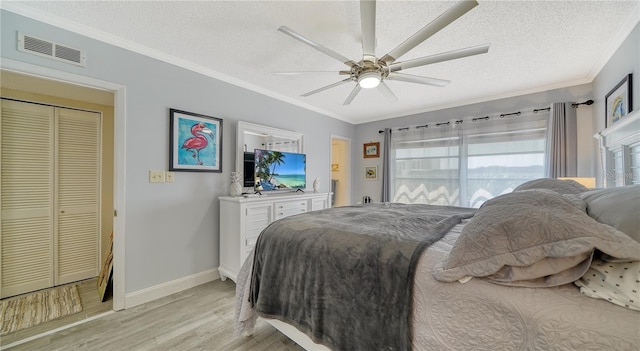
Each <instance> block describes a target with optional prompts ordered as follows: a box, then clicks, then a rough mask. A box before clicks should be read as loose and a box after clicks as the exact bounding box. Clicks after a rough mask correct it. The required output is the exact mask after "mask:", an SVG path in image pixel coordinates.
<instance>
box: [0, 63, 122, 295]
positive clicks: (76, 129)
mask: <svg viewBox="0 0 640 351" xmlns="http://www.w3.org/2000/svg"><path fill="white" fill-rule="evenodd" d="M1 78H2V84H1V87H2V90H1V92H2V97H3V98H5V99H3V109H4V105H5V101H6V102H7V103H11V104H25V105H24V106H29V108H31V109H33V108H36V109H37V110H40V111H41V112H42V111H45V112H43V113H45V114H47V113H48V114H49V116H50V117H51V116H52V118H51V119H50V123H51V128H53V132H52V133H49V132H47V133H49V134H48V135H51V136H52V140H51V142H52V143H53V145H54V146H53V148H52V149H51V150H50V154H48V155H47V156H51V157H48V160H52V161H51V165H49V166H47V167H51V168H52V171H51V172H50V176H49V177H48V183H49V184H48V186H50V190H51V191H50V194H51V201H50V203H51V206H50V208H46V206H45V207H41V208H40V211H42V212H43V213H44V212H46V213H47V214H48V215H49V216H50V218H47V217H46V216H45V217H43V218H44V219H43V220H44V222H50V223H52V228H51V230H52V232H53V233H54V234H53V235H52V236H50V237H49V238H44V239H43V241H48V244H45V245H44V246H42V245H41V246H42V247H44V249H43V252H44V253H45V254H43V255H41V256H42V257H43V258H42V260H41V261H42V262H41V263H40V266H39V267H40V268H39V269H40V270H42V269H44V268H43V267H44V266H43V263H44V262H45V261H48V262H53V263H52V264H51V265H50V266H51V267H50V268H51V269H50V271H49V272H53V273H46V274H44V273H40V274H39V276H40V278H38V279H36V280H39V282H38V283H36V284H33V282H30V283H28V284H22V283H21V284H22V285H24V286H22V287H15V289H14V288H11V289H9V290H8V291H7V290H6V289H5V287H4V285H11V284H12V283H11V282H10V281H6V284H5V281H4V278H6V277H7V273H8V272H10V271H11V267H10V264H7V263H5V262H3V265H2V267H0V272H2V273H3V274H2V275H1V278H3V282H2V285H3V289H2V290H3V292H2V297H5V295H7V294H9V295H15V294H18V293H23V292H25V291H28V290H35V289H40V288H42V287H45V286H44V285H48V286H52V285H60V284H64V283H68V282H72V281H77V280H82V279H85V278H90V277H95V276H97V275H98V270H99V269H100V266H101V262H102V260H103V258H104V257H106V251H107V250H108V249H109V245H108V244H109V235H110V234H111V232H112V231H113V214H114V186H113V184H114V176H113V174H114V151H113V149H114V147H113V140H114V108H113V105H114V94H113V92H110V91H102V90H97V89H92V88H87V87H82V86H78V85H73V84H67V83H62V82H59V81H54V80H48V79H43V78H37V77H34V76H30V75H22V74H18V73H15V72H10V71H4V70H3V71H2V75H1ZM19 101H21V102H19ZM29 108H28V109H29ZM29 113H31V112H29ZM29 116H31V115H29ZM2 118H3V120H4V119H5V117H4V116H3V117H2ZM27 121H29V122H32V120H31V119H30V118H29V119H27ZM3 123H4V121H3ZM31 125H36V126H37V125H38V124H35V123H31ZM40 129H42V128H40ZM5 132H7V130H5V129H3V134H4V133H5ZM80 135H83V138H84V139H83V140H80V139H82V138H80V139H78V138H77V137H78V136H80ZM34 139H35V138H34ZM5 141H6V140H3V146H5V145H4V144H5ZM81 141H82V144H83V145H79V144H78V143H79V142H81ZM41 142H43V140H41ZM42 145H44V144H42V143H40V144H37V146H38V147H36V148H35V149H34V150H33V152H30V153H29V154H32V155H38V156H43V154H45V155H46V153H45V152H44V149H40V148H39V147H42ZM92 148H93V149H94V151H93V152H92V151H90V150H89V149H92ZM47 152H49V151H47ZM91 154H92V155H93V156H91ZM25 156H27V155H25ZM43 159H47V157H43ZM1 161H2V163H3V172H6V170H7V168H5V161H6V160H1ZM9 167H11V165H9ZM14 167H15V166H14ZM69 167H71V168H69ZM60 172H62V173H60ZM91 173H92V175H90V174H91ZM26 174H30V172H26ZM6 179H9V178H6ZM3 180H4V179H3ZM41 181H43V183H47V181H46V180H44V179H41ZM3 183H8V182H3ZM4 185H7V184H3V193H2V195H3V197H4V198H6V196H5V187H4ZM19 186H22V187H24V186H25V185H24V184H20V185H19ZM45 187H46V185H45ZM18 193H19V192H18ZM42 193H44V191H43V192H42ZM91 193H93V195H92V194H91ZM3 200H4V199H3ZM83 202H84V203H83ZM45 208H46V209H45ZM18 212H20V211H18ZM4 213H5V212H4V208H3V214H4ZM6 213H9V212H6ZM6 218H9V217H5V216H3V218H2V219H3V221H4V220H5V219H6ZM71 218H73V221H70V219H71ZM74 221H75V222H74ZM30 222H33V221H30ZM71 223H73V225H72V226H71V227H65V226H68V225H69V224H71ZM45 231H46V230H45ZM88 231H93V232H94V235H93V236H92V237H91V239H90V240H84V241H83V240H81V239H79V237H78V236H84V233H86V232H88ZM7 232H8V231H5V230H3V233H2V236H3V237H2V238H1V239H2V240H3V241H4V239H5V238H8V235H7ZM60 233H66V234H63V235H62V236H60V235H58V234H60ZM65 235H66V236H65ZM85 237H86V236H85ZM8 239H11V238H8ZM65 245H67V246H66V249H71V250H72V251H73V250H75V253H72V254H65V253H64V252H60V248H63V247H64V246H65ZM34 246H37V245H34ZM42 247H41V248H42ZM63 251H64V250H63ZM80 252H82V253H83V254H79V253H80ZM59 254H62V255H59ZM39 256H40V255H39ZM3 260H4V258H3ZM35 271H37V270H36V269H31V268H30V269H29V274H34V273H33V272H35ZM65 272H66V273H65ZM21 275H23V274H21ZM43 277H44V278H43ZM43 284H44V285H43ZM14 285H15V284H14ZM7 296H8V295H7Z"/></svg>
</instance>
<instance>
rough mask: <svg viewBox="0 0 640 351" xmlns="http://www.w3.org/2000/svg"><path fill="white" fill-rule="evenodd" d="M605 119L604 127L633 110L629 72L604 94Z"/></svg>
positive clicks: (609, 125)
mask: <svg viewBox="0 0 640 351" xmlns="http://www.w3.org/2000/svg"><path fill="white" fill-rule="evenodd" d="M604 100H605V121H604V127H605V128H607V127H611V126H612V125H614V124H616V123H617V122H619V121H620V120H621V119H623V118H624V117H625V116H626V115H628V114H629V112H631V111H633V101H632V90H631V73H629V74H627V76H626V77H624V79H622V81H620V83H618V84H617V85H616V86H615V87H613V89H611V90H610V91H609V93H608V94H607V95H606V96H605V98H604Z"/></svg>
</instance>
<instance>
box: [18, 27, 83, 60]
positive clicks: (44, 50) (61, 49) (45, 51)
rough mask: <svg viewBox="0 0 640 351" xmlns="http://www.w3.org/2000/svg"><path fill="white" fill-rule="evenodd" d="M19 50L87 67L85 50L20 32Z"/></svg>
mask: <svg viewBox="0 0 640 351" xmlns="http://www.w3.org/2000/svg"><path fill="white" fill-rule="evenodd" d="M18 51H22V52H27V53H30V54H34V55H38V56H44V57H48V58H51V59H54V60H58V61H63V62H66V63H70V64H72V65H77V66H82V67H85V66H86V65H87V63H86V61H87V57H86V56H85V52H84V50H78V49H74V48H70V47H68V46H64V45H60V44H57V43H54V42H51V41H48V40H44V39H40V38H36V37H33V36H30V35H28V34H24V33H21V32H18Z"/></svg>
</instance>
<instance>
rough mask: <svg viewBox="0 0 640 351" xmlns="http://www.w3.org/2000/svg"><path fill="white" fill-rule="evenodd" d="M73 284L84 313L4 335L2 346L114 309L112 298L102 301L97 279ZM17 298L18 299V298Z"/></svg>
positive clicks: (0, 342)
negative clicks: (75, 286) (75, 285)
mask: <svg viewBox="0 0 640 351" xmlns="http://www.w3.org/2000/svg"><path fill="white" fill-rule="evenodd" d="M73 284H77V285H78V292H79V293H80V300H81V301H82V312H80V313H76V314H72V315H70V316H66V317H64V318H60V319H56V320H53V321H49V322H46V323H42V324H38V325H36V326H34V327H31V328H27V329H23V330H19V331H17V332H14V333H10V334H7V335H4V336H2V337H0V346H5V345H10V344H13V343H15V342H17V341H20V340H25V339H27V338H29V337H32V336H34V335H39V334H42V333H44V332H48V331H51V330H54V329H57V328H60V327H62V326H65V325H69V324H72V323H75V322H77V321H81V320H83V319H87V318H90V317H93V316H97V315H99V314H102V313H105V312H107V311H111V310H112V309H113V303H112V301H113V300H112V299H111V298H110V299H108V300H107V301H105V302H101V301H100V297H99V295H98V286H97V278H93V279H87V280H83V281H80V282H76V283H71V284H70V285H73ZM15 298H18V296H16V297H15Z"/></svg>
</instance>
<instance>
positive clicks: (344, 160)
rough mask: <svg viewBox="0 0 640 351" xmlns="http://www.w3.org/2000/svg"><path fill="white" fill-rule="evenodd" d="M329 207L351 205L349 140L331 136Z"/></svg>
mask: <svg viewBox="0 0 640 351" xmlns="http://www.w3.org/2000/svg"><path fill="white" fill-rule="evenodd" d="M331 192H333V197H332V204H331V207H340V206H349V205H351V140H350V139H347V138H343V137H339V136H335V135H332V136H331Z"/></svg>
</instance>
